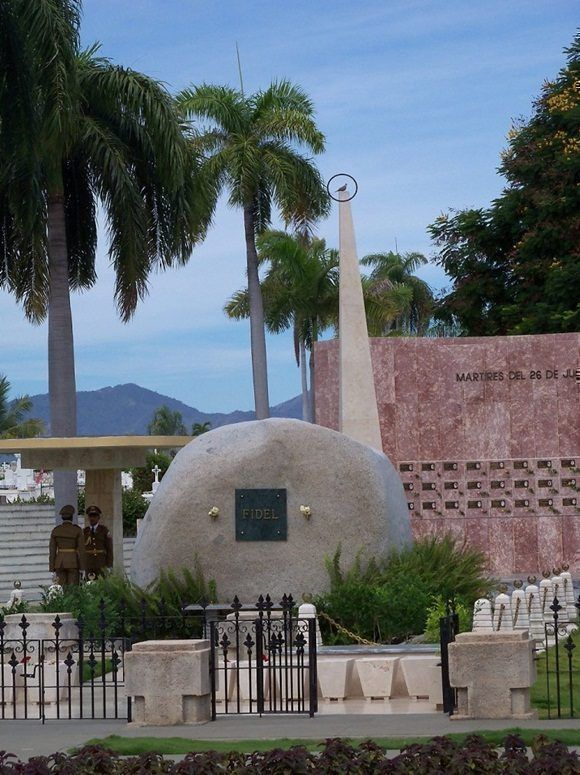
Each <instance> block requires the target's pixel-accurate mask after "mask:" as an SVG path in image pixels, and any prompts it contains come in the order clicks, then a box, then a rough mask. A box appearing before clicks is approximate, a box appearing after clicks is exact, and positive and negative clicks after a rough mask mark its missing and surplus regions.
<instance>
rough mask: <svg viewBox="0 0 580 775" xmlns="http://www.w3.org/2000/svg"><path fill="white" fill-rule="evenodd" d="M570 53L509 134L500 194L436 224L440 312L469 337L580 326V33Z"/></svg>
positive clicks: (570, 329)
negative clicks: (445, 288) (444, 285)
mask: <svg viewBox="0 0 580 775" xmlns="http://www.w3.org/2000/svg"><path fill="white" fill-rule="evenodd" d="M566 53H567V55H568V57H567V63H566V65H565V66H564V67H563V69H562V70H561V71H560V73H559V75H558V77H557V78H556V79H555V80H554V81H546V82H545V83H544V85H543V88H542V93H541V95H540V97H539V98H538V99H537V100H536V102H535V103H534V106H533V113H532V116H531V118H529V119H528V120H525V121H524V120H522V121H518V122H515V124H514V126H513V127H512V129H511V131H510V133H509V135H508V147H507V150H506V151H505V152H504V153H503V154H502V161H501V165H500V167H499V171H500V172H501V173H502V174H503V175H504V176H505V177H506V179H507V186H506V188H505V189H504V191H503V193H502V195H501V196H500V197H498V199H496V200H495V201H494V202H492V204H491V206H490V207H489V208H488V209H483V210H465V211H462V212H458V213H452V214H450V215H449V214H447V215H446V214H444V215H441V216H440V217H439V218H438V219H437V220H436V221H435V222H434V223H433V224H432V225H431V226H430V227H429V230H430V232H431V235H432V237H433V239H434V241H435V243H436V244H437V245H438V247H439V256H438V259H437V261H438V263H439V264H440V265H441V266H442V267H443V269H444V270H445V271H446V273H447V274H448V275H449V276H450V278H451V281H452V287H451V289H450V291H449V293H447V294H446V295H445V296H444V297H443V298H442V300H441V301H440V302H439V304H438V311H437V315H438V317H439V318H440V319H441V320H444V321H447V322H450V321H451V320H452V319H453V318H455V319H456V320H457V321H458V322H459V323H460V324H461V326H462V328H463V329H464V331H465V333H466V334H470V335H491V334H530V333H556V332H560V331H578V330H579V329H580V295H579V293H578V288H580V187H579V186H578V180H579V179H580V138H579V136H578V126H579V125H580V88H579V87H578V84H579V83H580V34H578V35H576V37H575V39H574V41H573V43H572V46H571V47H570V48H569V49H566Z"/></svg>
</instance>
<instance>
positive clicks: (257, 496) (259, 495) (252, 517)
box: [236, 490, 288, 541]
mask: <svg viewBox="0 0 580 775" xmlns="http://www.w3.org/2000/svg"><path fill="white" fill-rule="evenodd" d="M287 532H288V519H287V512H286V490H236V541H286V539H287Z"/></svg>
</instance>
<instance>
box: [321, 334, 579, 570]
mask: <svg viewBox="0 0 580 775" xmlns="http://www.w3.org/2000/svg"><path fill="white" fill-rule="evenodd" d="M371 354H372V361H373V369H374V375H375V388H376V392H377V402H378V406H379V417H380V422H381V435H382V441H383V448H384V451H385V453H386V454H387V455H388V456H389V457H390V459H391V460H392V461H393V463H394V464H395V465H398V466H399V469H400V473H401V478H402V480H403V483H404V486H405V489H406V491H407V497H408V503H409V509H410V512H411V522H412V525H413V531H414V534H415V535H416V536H423V535H431V534H434V533H435V534H442V533H445V532H452V533H453V534H455V535H457V536H458V537H459V538H460V539H461V540H466V541H467V542H468V543H470V544H472V545H474V546H478V547H479V548H481V549H482V551H484V552H485V553H486V556H487V558H488V565H489V569H490V570H491V571H492V572H493V573H495V574H498V575H517V574H527V573H531V572H534V573H537V572H538V571H543V570H545V569H548V567H550V566H555V565H558V564H560V563H561V562H563V561H565V562H568V563H569V564H570V565H571V567H572V569H573V570H575V572H580V378H579V379H577V378H576V373H577V370H578V374H580V334H576V333H574V334H554V335H541V336H514V337H489V338H462V339H414V338H408V339H373V340H371ZM315 363H316V376H315V381H316V420H317V422H318V423H319V424H320V425H325V426H327V427H329V428H335V429H338V424H339V420H338V342H337V341H336V340H333V341H329V342H321V343H319V344H317V345H316V349H315ZM467 375H470V376H469V377H468V376H467ZM475 375H477V376H475ZM482 375H483V376H482ZM566 375H568V376H566Z"/></svg>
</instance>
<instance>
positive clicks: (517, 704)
mask: <svg viewBox="0 0 580 775" xmlns="http://www.w3.org/2000/svg"><path fill="white" fill-rule="evenodd" d="M534 644H535V641H534V639H533V638H530V637H529V634H528V632H527V631H522V630H520V631H516V632H513V631H512V632H481V631H479V632H465V633H461V634H459V635H457V637H456V638H455V642H454V643H450V644H449V679H450V682H451V686H453V687H455V688H456V689H457V713H456V714H454V715H453V716H451V718H452V719H465V718H477V719H484V718H513V719H526V718H535V717H536V716H537V714H536V713H535V711H532V710H531V708H530V687H531V686H532V684H533V683H534V681H535V679H536V665H535V662H534Z"/></svg>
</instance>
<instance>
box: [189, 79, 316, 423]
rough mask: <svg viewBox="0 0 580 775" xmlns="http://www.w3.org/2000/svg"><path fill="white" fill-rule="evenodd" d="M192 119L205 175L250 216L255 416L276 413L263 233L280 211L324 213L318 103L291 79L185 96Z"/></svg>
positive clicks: (307, 215) (292, 215) (306, 218)
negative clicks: (197, 124) (261, 268)
mask: <svg viewBox="0 0 580 775" xmlns="http://www.w3.org/2000/svg"><path fill="white" fill-rule="evenodd" d="M177 100H178V103H179V105H180V107H181V109H182V110H183V111H184V113H185V115H187V116H190V117H193V118H195V119H201V120H202V121H205V122H207V125H206V126H204V127H203V128H202V129H200V130H199V131H198V132H197V133H196V136H195V138H194V147H195V149H196V151H197V152H199V153H201V154H202V155H203V157H204V161H203V163H202V172H203V174H204V175H205V176H206V178H207V180H208V181H210V182H211V183H212V184H213V186H214V189H215V193H216V195H217V193H219V192H221V191H222V190H224V189H227V190H228V191H229V200H228V201H229V204H230V205H231V206H232V207H239V208H241V209H242V211H243V214H244V234H245V241H246V264H247V275H248V303H249V313H250V314H249V317H250V338H251V349H252V374H253V383H254V400H255V407H256V417H257V418H258V419H263V418H265V417H268V415H269V400H268V376H267V365H266V338H265V332H264V310H263V302H262V294H261V289H260V281H259V276H258V254H257V249H256V236H257V235H259V234H260V233H262V232H263V231H264V230H265V229H266V228H267V227H268V226H269V224H270V222H271V216H272V209H273V207H274V206H276V207H277V208H278V210H279V211H280V214H281V216H282V218H283V219H284V221H285V222H286V223H291V222H292V223H295V224H297V225H302V226H308V225H309V224H310V223H311V222H312V221H313V220H316V219H317V218H320V217H321V216H323V215H325V214H326V213H327V212H328V209H329V199H328V195H327V194H326V190H325V187H324V185H323V182H322V179H321V177H320V174H319V172H318V170H317V169H316V167H315V166H314V165H313V163H312V161H311V159H309V158H307V157H306V156H304V155H302V154H301V153H300V152H299V150H297V148H300V147H304V148H305V149H306V150H307V151H309V152H312V153H321V152H322V151H323V150H324V136H323V135H322V133H321V132H320V131H319V130H318V129H317V128H316V125H315V123H314V119H313V114H314V110H313V105H312V102H311V101H310V99H309V98H308V97H307V96H306V94H305V93H304V92H303V91H302V90H301V89H300V88H299V87H298V86H294V85H292V84H291V83H289V82H288V81H279V82H274V83H272V84H271V85H270V87H269V88H268V89H266V91H260V92H257V93H256V94H252V95H249V96H246V95H245V94H244V93H243V91H238V90H236V89H232V88H229V87H227V86H212V85H206V84H203V85H201V86H197V87H192V88H190V89H186V90H184V91H183V92H181V94H180V95H178V98H177Z"/></svg>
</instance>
